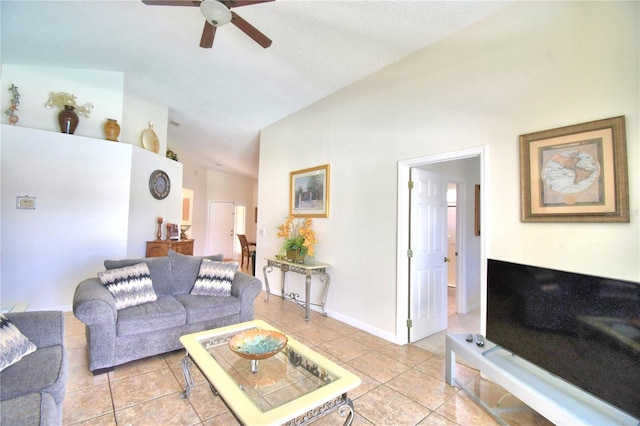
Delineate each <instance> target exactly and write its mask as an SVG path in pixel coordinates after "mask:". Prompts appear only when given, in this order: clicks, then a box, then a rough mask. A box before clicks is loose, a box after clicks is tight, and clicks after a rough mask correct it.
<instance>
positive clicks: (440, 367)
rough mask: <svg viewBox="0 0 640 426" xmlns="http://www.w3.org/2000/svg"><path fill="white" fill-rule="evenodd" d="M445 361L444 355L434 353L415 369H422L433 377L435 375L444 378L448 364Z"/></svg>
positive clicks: (437, 377)
mask: <svg viewBox="0 0 640 426" xmlns="http://www.w3.org/2000/svg"><path fill="white" fill-rule="evenodd" d="M445 362H446V360H445V359H444V357H441V356H439V355H434V356H432V357H431V358H428V359H427V360H426V361H424V362H421V363H420V364H418V365H416V366H415V369H416V370H419V371H422V372H423V373H426V374H428V375H430V376H431V377H435V378H436V379H440V380H444V375H445V365H446V364H445Z"/></svg>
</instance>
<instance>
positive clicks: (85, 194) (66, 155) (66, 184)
mask: <svg viewBox="0 0 640 426" xmlns="http://www.w3.org/2000/svg"><path fill="white" fill-rule="evenodd" d="M1 136H2V138H1V141H0V149H1V150H2V158H1V165H2V168H1V175H2V179H1V181H2V192H1V194H2V195H1V196H2V205H1V210H2V223H1V224H0V228H1V229H2V233H1V235H2V240H1V248H2V249H1V251H0V263H1V264H2V274H1V276H0V287H1V292H0V299H1V300H2V301H3V302H5V303H10V302H28V303H29V309H30V310H37V309H61V310H70V309H71V303H72V299H73V292H74V290H75V287H76V285H77V284H78V283H79V282H80V281H81V280H83V279H85V278H88V277H92V276H96V273H97V272H99V271H101V270H104V267H103V261H104V260H105V259H121V258H127V257H144V254H145V249H146V246H145V242H146V241H148V240H153V239H155V230H156V218H157V216H163V217H164V218H165V220H166V221H167V222H171V221H172V222H174V223H177V221H179V219H180V206H181V201H182V196H181V191H180V190H175V189H173V190H172V191H171V192H170V194H169V196H168V197H167V198H166V199H164V200H156V199H155V198H153V197H152V196H151V194H150V192H149V176H150V175H151V172H152V171H153V170H155V169H158V168H160V169H163V170H165V171H166V172H167V174H168V175H169V177H170V179H171V180H172V183H173V184H174V185H176V186H177V188H178V189H180V188H181V184H182V165H181V164H179V163H176V162H174V161H171V160H168V159H166V158H163V157H160V156H157V155H155V154H152V153H150V152H148V151H145V150H142V149H139V148H137V147H133V146H131V145H129V144H119V143H113V142H108V141H105V140H101V139H93V138H86V137H82V136H76V135H66V134H62V133H59V132H48V131H43V130H38V129H28V128H23V127H17V126H9V125H2V133H1ZM26 195H28V196H32V197H36V200H37V205H36V209H35V210H23V209H17V208H16V197H18V196H26Z"/></svg>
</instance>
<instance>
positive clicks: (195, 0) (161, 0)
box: [142, 0, 201, 6]
mask: <svg viewBox="0 0 640 426" xmlns="http://www.w3.org/2000/svg"><path fill="white" fill-rule="evenodd" d="M200 2H201V0H142V3H144V4H146V5H147V6H200Z"/></svg>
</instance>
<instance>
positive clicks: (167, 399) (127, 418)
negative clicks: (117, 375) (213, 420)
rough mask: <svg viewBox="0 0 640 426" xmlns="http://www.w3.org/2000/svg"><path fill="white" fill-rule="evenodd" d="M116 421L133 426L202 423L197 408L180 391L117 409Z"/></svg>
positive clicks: (119, 423)
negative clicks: (182, 396) (183, 397)
mask: <svg viewBox="0 0 640 426" xmlns="http://www.w3.org/2000/svg"><path fill="white" fill-rule="evenodd" d="M116 421H117V422H118V425H132V426H135V425H140V426H149V425H196V424H200V418H199V417H198V415H197V414H196V412H195V410H194V409H193V407H192V406H191V404H190V403H189V401H188V400H186V399H182V398H180V393H179V392H178V393H172V394H169V395H166V396H163V397H162V398H156V399H153V400H151V401H148V402H144V403H141V404H137V405H134V406H131V407H128V408H125V409H123V410H116Z"/></svg>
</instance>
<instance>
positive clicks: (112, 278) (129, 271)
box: [98, 262, 158, 310]
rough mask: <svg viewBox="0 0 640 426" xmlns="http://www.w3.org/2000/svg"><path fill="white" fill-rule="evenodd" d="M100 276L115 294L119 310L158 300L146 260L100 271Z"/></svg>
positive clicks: (103, 282) (108, 288)
mask: <svg viewBox="0 0 640 426" xmlns="http://www.w3.org/2000/svg"><path fill="white" fill-rule="evenodd" d="M98 278H100V281H101V282H102V284H104V286H105V287H106V288H107V290H109V291H110V292H111V294H113V298H114V299H115V300H116V309H118V310H120V309H124V308H128V307H131V306H136V305H141V304H143V303H147V302H154V301H156V300H158V296H156V292H155V291H154V290H153V285H152V284H151V275H150V274H149V267H148V266H147V264H146V263H144V262H143V263H138V264H135V265H131V266H126V267H124V268H117V269H109V270H106V271H104V272H99V273H98Z"/></svg>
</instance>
